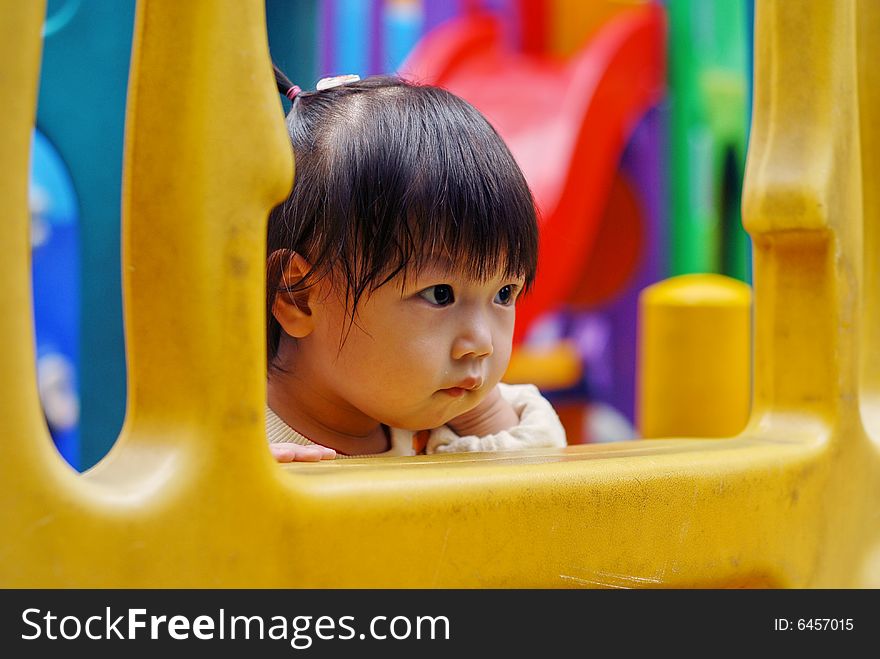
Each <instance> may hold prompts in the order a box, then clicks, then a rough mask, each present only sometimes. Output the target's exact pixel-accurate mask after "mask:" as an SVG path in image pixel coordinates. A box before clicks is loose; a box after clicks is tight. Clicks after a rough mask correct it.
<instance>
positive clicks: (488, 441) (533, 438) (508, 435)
mask: <svg viewBox="0 0 880 659" xmlns="http://www.w3.org/2000/svg"><path fill="white" fill-rule="evenodd" d="M498 388H499V390H500V393H501V397H502V398H503V399H504V400H506V401H507V402H508V403H510V404H511V406H512V407H513V411H514V412H516V414H517V416H518V417H519V424H518V425H516V426H514V427H513V428H509V429H507V430H503V431H501V432H498V433H495V434H493V435H486V436H484V437H477V436H476V435H465V436H464V437H459V436H458V435H456V434H455V432H454V431H453V430H452V429H451V428H450V427H449V426H441V427H439V428H435V429H434V430H432V431H431V436H430V438H429V439H428V448H427V452H428V453H458V452H464V451H509V450H514V449H525V448H546V447H554V446H565V445H566V444H567V442H566V439H565V429H564V428H563V427H562V423H561V422H560V421H559V417H558V416H557V414H556V411H555V410H554V409H553V406H552V405H550V403H549V402H548V401H547V399H546V398H544V397H543V396H542V395H541V392H540V391H538V388H537V387H536V386H535V385H533V384H499V385H498Z"/></svg>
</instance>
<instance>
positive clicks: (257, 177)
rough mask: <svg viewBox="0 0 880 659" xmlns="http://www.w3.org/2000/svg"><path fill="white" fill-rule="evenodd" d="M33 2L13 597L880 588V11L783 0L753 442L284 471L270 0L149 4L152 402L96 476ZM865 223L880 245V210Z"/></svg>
mask: <svg viewBox="0 0 880 659" xmlns="http://www.w3.org/2000/svg"><path fill="white" fill-rule="evenodd" d="M34 6H35V5H34V4H33V3H20V2H18V1H17V0H0V10H2V15H3V16H4V22H3V25H13V24H14V27H11V28H5V27H4V28H0V29H2V30H3V32H2V34H0V36H2V37H3V38H2V39H0V66H3V67H4V68H3V77H2V78H0V85H2V94H3V99H2V100H3V102H4V108H10V111H8V112H4V113H3V114H0V139H2V149H0V154H2V155H0V158H2V163H0V164H2V165H3V167H2V169H0V176H2V177H3V179H2V187H0V193H2V203H3V207H4V208H5V209H6V212H7V216H8V220H7V221H5V222H3V223H0V232H2V233H0V236H2V239H3V245H4V247H5V246H6V245H10V246H11V248H10V249H9V250H7V251H8V253H9V254H10V255H12V256H13V257H14V258H9V259H3V260H0V277H2V279H0V280H2V281H3V282H4V285H3V287H2V288H0V305H2V308H3V310H4V313H3V314H0V401H2V402H0V406H2V407H0V412H2V414H0V423H2V425H0V447H2V448H0V451H2V455H0V458H2V459H0V538H2V540H0V556H2V560H0V585H3V586H7V587H9V586H72V585H76V586H254V587H260V586H281V587H284V586H294V587H295V586H466V587H467V586H550V587H662V586H682V587H686V586H795V587H801V586H844V587H846V586H880V560H878V558H877V557H880V544H878V540H880V538H878V531H880V520H878V518H877V516H876V513H875V512H874V506H875V505H876V504H875V502H876V501H877V500H878V495H880V466H878V456H877V450H878V447H877V446H876V444H875V443H874V442H872V441H870V439H869V438H868V437H867V436H866V433H865V431H864V429H863V424H862V416H861V415H860V403H859V393H860V392H859V386H860V383H862V386H863V387H865V388H866V389H870V387H871V386H872V383H873V384H876V380H871V377H870V376H869V375H865V372H866V371H865V369H864V361H863V360H864V359H865V356H864V354H863V353H862V352H860V351H861V350H862V349H863V346H864V343H866V339H865V337H866V336H873V337H876V331H877V330H876V329H874V330H871V331H873V332H874V334H870V333H869V330H867V329H865V328H863V323H864V321H865V318H866V317H870V318H873V319H874V320H875V321H876V303H877V301H876V293H877V283H876V275H877V266H876V262H872V265H871V268H870V269H869V272H868V275H869V277H873V278H874V279H873V283H870V284H868V285H865V283H864V282H865V279H866V278H865V277H864V276H863V272H862V249H863V247H862V245H861V243H860V242H859V240H860V237H861V234H862V222H861V220H862V219H863V213H862V208H863V205H862V204H863V202H862V196H863V195H865V199H866V200H867V199H868V198H869V197H868V186H877V185H878V178H877V177H876V176H874V177H873V178H870V179H869V178H867V177H863V175H862V174H863V173H862V170H861V167H862V162H863V158H862V157H861V155H860V154H861V153H862V151H864V150H865V149H867V148H869V147H870V148H873V149H875V150H876V133H870V134H871V135H872V137H871V138H870V139H871V140H873V141H871V142H865V141H863V140H862V139H861V132H860V131H861V130H862V129H863V128H864V127H865V126H868V125H876V124H877V123H878V121H880V107H878V103H877V97H876V95H870V94H867V93H866V94H862V95H861V96H860V95H859V93H858V92H859V84H861V85H862V86H864V85H865V84H867V82H869V77H868V75H867V74H865V73H864V72H863V71H862V73H861V74H860V73H859V72H860V71H861V70H862V69H860V68H859V67H857V65H856V63H857V61H860V62H862V68H863V67H864V66H872V65H873V63H874V62H876V61H878V60H880V53H878V52H877V50H878V49H877V46H875V45H874V44H873V42H871V41H868V40H867V39H859V40H856V34H857V31H858V30H860V29H861V28H860V27H858V26H861V25H864V21H868V22H870V24H873V25H876V24H877V15H878V12H880V5H878V4H877V3H872V2H864V3H857V2H854V1H853V0H812V1H810V2H797V3H792V2H788V1H785V0H783V1H778V2H759V3H758V6H757V29H756V44H757V57H756V76H757V77H756V90H755V92H756V94H755V114H754V121H755V130H754V132H753V141H752V149H753V151H752V153H751V154H750V157H749V166H748V175H747V192H746V204H745V212H746V220H747V222H746V224H747V226H748V228H749V230H750V231H751V232H752V235H753V238H754V239H755V243H756V245H757V248H756V253H755V264H756V273H755V325H756V336H755V343H756V345H755V354H756V357H755V360H756V361H755V393H754V403H753V406H752V407H753V411H752V416H751V420H750V422H749V425H748V427H747V428H746V430H745V431H744V432H743V433H742V434H741V435H739V436H738V437H736V438H733V439H715V440H705V439H690V440H686V439H658V440H652V441H643V442H625V443H619V444H611V445H600V446H580V447H568V448H565V449H558V450H533V451H528V452H520V453H505V454H501V453H499V454H483V455H478V454H472V455H466V454H465V455H450V456H437V457H420V458H386V459H383V458H377V459H362V460H346V461H338V462H325V463H320V464H301V465H291V466H288V467H281V466H278V465H275V464H273V462H272V460H271V458H270V456H269V453H268V451H267V449H266V447H265V445H264V437H263V430H262V407H263V401H264V396H265V373H264V368H265V367H264V348H263V333H262V329H263V322H264V321H263V317H262V316H263V305H262V303H261V292H262V286H263V284H262V278H263V269H264V264H263V259H264V254H263V253H262V252H263V240H264V238H263V233H264V231H265V217H266V213H267V211H268V209H269V208H270V207H271V206H272V205H273V204H274V203H275V202H276V201H277V200H278V199H280V198H282V197H283V195H284V193H285V189H286V188H287V187H288V186H289V183H290V176H291V167H290V157H289V147H288V146H287V142H286V138H285V136H284V129H283V124H282V121H281V117H280V115H279V112H280V109H279V104H278V99H277V97H276V96H275V93H274V90H273V84H272V80H271V71H270V68H269V58H268V53H267V49H266V35H265V26H264V20H265V19H264V16H263V2H262V0H252V1H250V2H245V1H244V0H239V1H237V2H223V3H220V2H216V1H214V0H200V1H196V0H192V1H190V2H179V1H178V0H149V1H144V0H141V2H140V3H139V6H138V16H137V27H136V39H135V46H134V53H133V75H132V81H131V88H130V94H129V110H128V123H127V128H126V130H127V149H126V166H125V172H126V173H125V182H124V215H125V218H124V222H125V227H124V236H125V250H124V272H125V314H126V315H125V320H126V337H127V346H128V351H129V352H128V355H129V378H130V379H129V391H130V398H129V407H128V414H127V419H126V424H125V428H124V431H123V433H122V436H121V438H120V440H119V442H118V445H117V446H116V447H115V448H114V450H113V451H112V453H111V454H110V455H109V456H108V457H107V459H106V460H104V461H103V462H102V463H100V464H99V465H98V466H97V467H96V468H95V469H94V470H93V471H92V472H90V473H88V474H86V475H83V476H79V475H76V474H74V473H72V472H71V471H70V470H68V469H67V468H65V467H63V461H62V460H61V458H60V457H59V456H57V455H56V454H55V453H54V452H53V450H52V448H51V444H50V443H49V439H48V435H47V433H46V431H45V429H44V428H43V426H42V423H41V421H40V416H39V414H40V413H39V409H38V404H37V398H36V391H35V386H34V376H33V373H32V371H33V367H32V364H33V349H32V342H33V339H32V332H31V327H30V307H29V301H28V300H29V297H28V295H29V291H28V272H27V265H28V264H27V249H28V245H27V240H26V236H27V208H26V195H25V193H24V190H25V189H26V188H25V186H26V174H25V172H26V171H27V168H26V163H27V153H26V145H27V143H28V141H29V134H30V128H31V125H30V124H31V121H32V117H33V102H34V98H35V89H36V78H37V68H38V67H37V61H38V46H39V23H40V18H39V12H38V11H37V10H36V9H35V8H34ZM8 17H12V18H11V19H9V20H6V19H7V18H8ZM7 71H8V75H7ZM859 75H861V76H862V77H861V78H860V77H859ZM17 98H20V99H22V100H20V101H15V102H14V103H13V102H12V101H14V100H15V99H17ZM18 103H20V104H18ZM870 130H876V129H870ZM872 145H873V146H872ZM875 152H876V151H875ZM872 162H874V161H872ZM872 166H874V167H875V165H872ZM872 171H873V173H874V174H876V168H875V170H872ZM870 190H871V194H874V195H876V187H871V188H870ZM870 198H871V199H874V200H875V202H874V203H875V206H874V207H873V208H874V209H875V210H876V196H874V197H870ZM865 205H866V207H867V205H868V202H867V201H866V202H865ZM864 217H865V219H866V220H867V221H869V222H873V223H874V225H873V226H874V228H873V229H870V230H869V229H867V228H866V229H865V234H866V235H868V232H869V231H873V232H874V233H872V234H871V235H872V236H875V237H874V238H873V240H874V246H875V247H876V222H877V216H876V212H874V214H873V215H870V216H868V215H865V216H864ZM869 293H870V295H872V296H873V297H871V298H870V299H868V295H869ZM870 305H874V307H873V308H874V309H875V310H874V311H873V312H872V313H873V314H874V315H873V316H867V315H866V312H865V308H866V306H870ZM872 354H874V355H875V356H874V357H873V359H875V360H876V353H872ZM875 377H876V376H875ZM670 386H673V387H674V386H675V382H670ZM869 408H870V404H867V407H866V408H865V409H869ZM304 558H305V560H304Z"/></svg>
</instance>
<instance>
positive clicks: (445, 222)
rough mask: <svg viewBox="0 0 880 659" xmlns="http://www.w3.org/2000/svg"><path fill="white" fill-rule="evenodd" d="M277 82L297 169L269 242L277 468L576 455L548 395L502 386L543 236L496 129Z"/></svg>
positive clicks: (444, 103)
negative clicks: (506, 453)
mask: <svg viewBox="0 0 880 659" xmlns="http://www.w3.org/2000/svg"><path fill="white" fill-rule="evenodd" d="M275 73H276V80H277V81H278V86H279V90H280V91H281V92H282V93H283V94H285V95H286V96H287V97H288V98H290V99H291V100H292V106H291V109H290V112H289V113H288V115H287V127H288V130H289V133H290V138H291V141H292V143H293V150H294V155H295V159H296V177H295V183H294V186H293V191H292V193H291V195H290V197H289V198H288V199H287V200H286V201H285V202H283V203H282V204H281V205H279V206H278V207H276V208H275V209H274V210H273V211H272V213H271V215H270V216H269V230H268V245H267V257H268V259H267V286H266V289H267V290H266V311H267V347H268V409H267V411H266V429H267V436H268V438H269V441H270V446H271V447H272V452H273V454H274V455H275V457H276V458H277V459H278V460H279V461H282V462H287V461H291V460H305V461H309V460H321V459H326V458H332V457H336V456H337V455H338V456H390V455H416V454H420V453H429V454H430V453H443V452H452V451H491V450H502V449H514V448H531V447H544V446H564V445H565V444H566V440H565V433H564V431H563V429H562V425H561V424H560V422H559V419H558V417H557V416H556V414H555V412H554V411H553V408H552V407H551V406H550V404H549V403H548V402H547V401H546V400H545V399H544V398H543V397H542V396H541V395H540V393H538V390H537V388H535V387H534V386H531V385H519V386H511V385H504V384H499V380H500V379H501V377H502V375H503V374H504V371H505V369H506V368H507V364H508V360H509V358H510V351H511V343H512V336H513V325H514V317H515V305H516V300H517V297H518V296H520V295H521V294H523V293H524V292H525V291H526V290H528V288H529V286H530V285H531V284H532V281H533V279H534V277H535V267H536V258H537V244H538V230H537V222H536V217H535V209H534V202H533V201H532V197H531V194H530V192H529V189H528V186H527V184H526V181H525V179H524V178H523V175H522V172H521V171H520V169H519V167H518V166H517V165H516V163H515V162H514V160H513V157H512V156H511V154H510V152H509V151H508V149H507V147H506V146H505V145H504V143H503V142H502V140H501V139H500V138H499V136H498V135H497V133H496V132H495V131H494V129H493V128H492V127H491V126H490V125H489V123H488V122H487V121H486V119H485V118H484V117H483V116H482V115H481V114H480V113H479V112H478V111H477V110H476V109H474V108H473V107H472V106H471V105H469V104H468V103H467V102H465V101H463V100H462V99H460V98H458V97H456V96H454V95H452V94H450V93H448V92H446V91H444V90H442V89H439V88H436V87H430V86H420V85H414V84H410V83H408V82H406V81H404V80H401V79H399V78H394V77H372V78H368V79H365V80H359V79H358V78H357V77H356V76H344V77H339V78H329V79H324V80H322V81H320V82H319V83H318V90H317V91H315V92H303V91H301V90H300V88H299V87H297V86H296V85H293V84H292V83H291V82H290V81H289V80H288V79H287V78H286V77H285V76H284V75H283V74H282V73H281V72H280V71H278V70H277V68H276V71H275Z"/></svg>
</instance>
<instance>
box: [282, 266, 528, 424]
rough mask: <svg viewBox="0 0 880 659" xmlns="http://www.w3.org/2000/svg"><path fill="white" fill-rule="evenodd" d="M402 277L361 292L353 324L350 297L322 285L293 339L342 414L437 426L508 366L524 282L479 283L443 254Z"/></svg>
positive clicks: (319, 387) (313, 380) (311, 375)
mask: <svg viewBox="0 0 880 659" xmlns="http://www.w3.org/2000/svg"><path fill="white" fill-rule="evenodd" d="M402 279H403V278H402V277H397V278H396V279H394V280H392V281H390V282H388V283H387V284H385V285H384V286H382V287H380V288H379V289H378V290H376V291H373V292H372V293H371V294H369V295H365V296H364V297H363V298H362V299H361V301H360V302H359V304H358V308H357V316H356V317H355V322H354V324H353V325H351V328H350V331H349V318H348V316H347V315H346V312H345V304H344V301H343V300H342V299H341V298H340V296H339V295H338V294H337V293H335V292H334V291H333V290H332V287H331V286H330V285H329V283H323V290H319V291H316V295H314V296H313V297H312V301H313V302H312V313H313V319H314V329H313V331H311V332H310V333H309V334H308V336H305V337H303V338H300V339H297V344H298V345H297V350H296V352H297V368H302V369H304V370H303V371H301V374H302V375H303V376H305V377H306V378H307V381H308V383H309V386H310V387H315V390H314V391H315V393H316V394H318V395H320V396H322V397H323V398H324V399H325V400H326V402H328V403H330V404H331V406H332V403H333V402H334V401H335V402H336V403H337V407H338V408H339V410H340V412H339V413H341V414H351V413H355V414H356V413H357V412H359V413H361V414H363V415H365V416H366V417H369V418H371V419H374V420H375V421H378V422H379V423H383V424H385V425H388V426H391V427H394V428H403V429H408V430H423V429H429V428H436V427H438V426H441V425H443V424H444V423H446V422H447V421H449V420H450V419H453V418H455V417H456V416H458V415H459V414H462V413H464V412H467V411H469V410H470V409H472V408H473V407H475V406H476V405H477V404H478V403H479V402H480V401H481V400H482V399H483V397H484V396H485V395H486V394H487V393H488V392H489V391H491V389H492V388H493V387H494V386H495V385H496V384H497V383H498V381H499V380H500V379H501V376H502V375H503V374H504V371H505V370H506V368H507V364H508V361H509V359H510V351H511V343H512V338H513V325H514V318H515V308H514V304H515V302H516V298H517V296H518V295H519V292H520V290H521V289H522V286H523V280H521V279H505V278H503V277H501V276H499V277H495V278H493V279H491V280H489V281H486V282H480V281H475V280H473V279H470V278H469V277H465V276H463V275H461V274H460V273H458V272H457V271H456V270H455V268H454V267H453V266H451V265H450V264H449V263H447V262H444V261H440V260H437V261H434V262H433V263H430V264H429V265H428V266H427V267H426V268H424V269H422V271H421V272H419V273H418V274H417V275H415V276H413V275H410V276H408V277H407V278H406V282H405V286H404V285H403V282H402ZM326 281H327V280H325V282H326ZM346 331H348V335H347V336H346V337H345V341H344V343H343V344H342V346H341V347H340V341H341V339H342V337H343V333H344V332H346Z"/></svg>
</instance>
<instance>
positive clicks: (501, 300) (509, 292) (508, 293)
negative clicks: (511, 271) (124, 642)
mask: <svg viewBox="0 0 880 659" xmlns="http://www.w3.org/2000/svg"><path fill="white" fill-rule="evenodd" d="M514 292H515V291H514V289H513V286H511V285H510V284H508V285H507V286H502V287H501V290H500V291H498V294H497V295H496V296H495V303H496V304H502V305H504V306H505V307H508V306H510V305H511V304H513V294H514Z"/></svg>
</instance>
